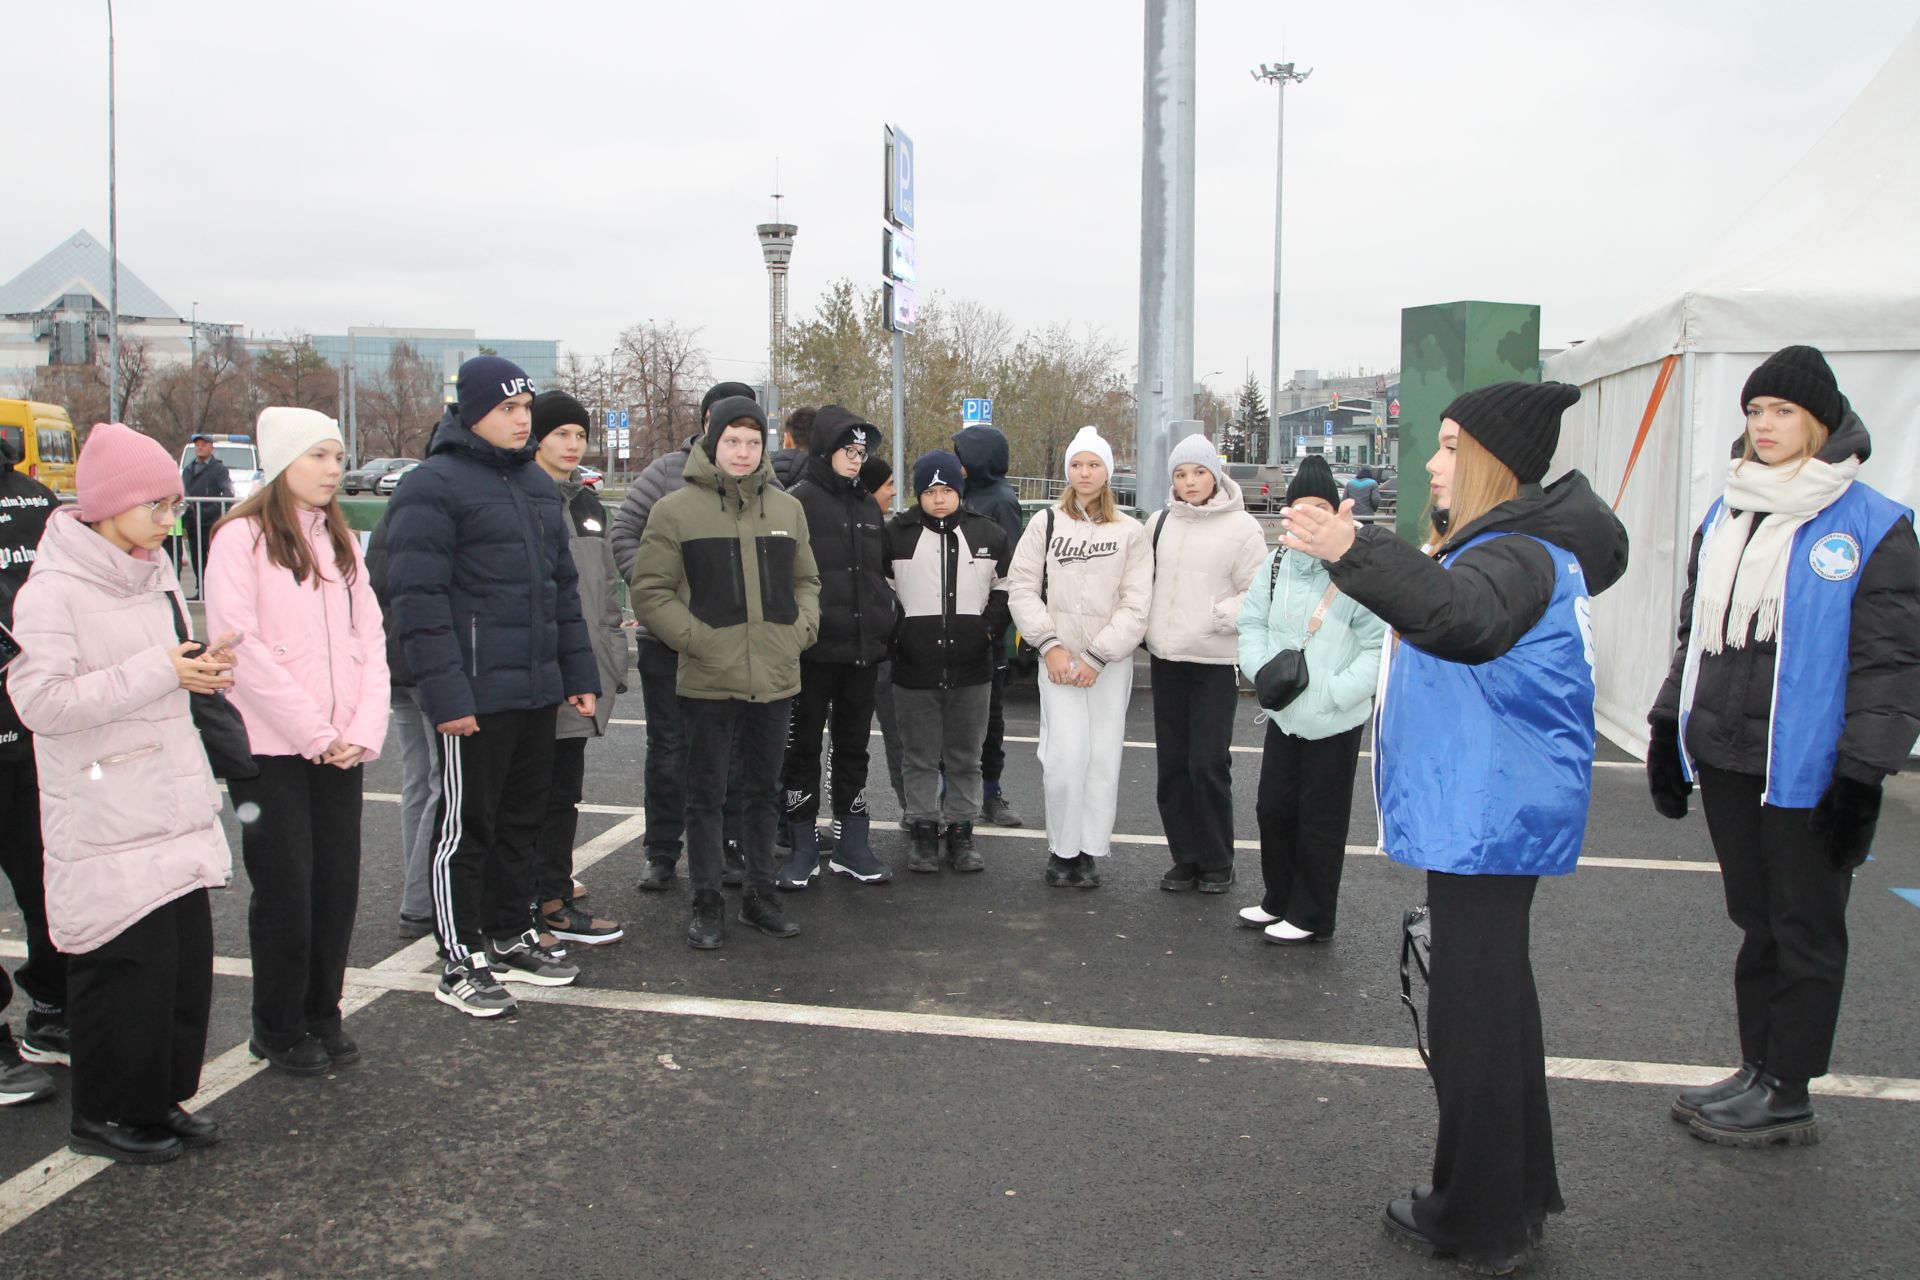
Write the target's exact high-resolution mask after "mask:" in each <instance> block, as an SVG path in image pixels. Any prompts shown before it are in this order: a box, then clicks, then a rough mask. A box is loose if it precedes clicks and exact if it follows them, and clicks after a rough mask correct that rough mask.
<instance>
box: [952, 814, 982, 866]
mask: <svg viewBox="0 0 1920 1280" xmlns="http://www.w3.org/2000/svg"><path fill="white" fill-rule="evenodd" d="M947 859H948V861H950V862H952V863H953V869H954V870H955V871H985V870H986V869H987V864H986V863H984V862H982V861H981V860H980V851H979V850H978V849H976V848H974V847H973V824H972V823H971V822H955V823H952V824H950V825H949V826H948V827H947Z"/></svg>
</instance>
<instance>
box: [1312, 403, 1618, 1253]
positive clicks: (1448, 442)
mask: <svg viewBox="0 0 1920 1280" xmlns="http://www.w3.org/2000/svg"><path fill="white" fill-rule="evenodd" d="M1579 398H1580V391H1579V389H1578V388H1577V387H1571V386H1568V385H1566V384H1565V383H1560V382H1540V383H1532V382H1503V383H1499V384H1497V385H1495V386H1490V387H1482V388H1479V389H1477V390H1474V391H1469V392H1467V393H1466V394H1464V395H1462V396H1459V397H1457V398H1456V399H1455V400H1454V401H1453V403H1452V404H1451V405H1449V406H1448V408H1447V410H1446V413H1445V414H1444V415H1443V417H1442V419H1441V423H1440V437H1439V448H1438V449H1437V450H1436V451H1435V453H1434V455H1433V458H1432V460H1431V461H1429V462H1428V463H1427V471H1428V473H1429V474H1430V475H1431V476H1432V477H1433V485H1432V489H1433V511H1434V518H1433V543H1432V545H1433V552H1432V554H1431V555H1427V554H1424V553H1422V552H1421V551H1418V550H1416V549H1415V548H1414V547H1413V546H1412V545H1411V544H1410V543H1407V542H1403V541H1402V540H1401V539H1400V538H1398V537H1396V536H1395V535H1394V533H1393V531H1392V530H1390V529H1386V528H1381V527H1378V526H1372V525H1366V526H1356V525H1355V523H1354V521H1353V518H1352V512H1351V509H1350V508H1346V505H1345V504H1344V503H1342V504H1341V505H1342V508H1343V509H1342V510H1341V511H1339V512H1336V513H1328V512H1326V511H1324V510H1321V509H1319V508H1317V507H1315V506H1312V505H1309V504H1302V505H1301V506H1298V507H1289V508H1287V509H1286V518H1287V529H1288V532H1287V533H1286V535H1285V536H1284V537H1283V539H1282V541H1283V543H1284V545H1285V546H1286V547H1287V548H1288V550H1289V552H1290V553H1294V554H1304V555H1308V556H1313V557H1315V558H1317V559H1319V560H1322V561H1324V562H1325V563H1326V564H1327V565H1328V569H1329V572H1330V573H1331V575H1332V578H1333V581H1334V582H1335V583H1336V584H1337V585H1338V586H1339V588H1340V590H1341V592H1342V593H1343V594H1346V595H1349V596H1352V597H1353V598H1354V599H1355V600H1357V601H1359V602H1360V603H1361V604H1363V605H1365V606H1366V607H1367V608H1368V609H1370V610H1372V611H1373V612H1374V613H1376V614H1378V615H1379V616H1380V617H1381V618H1383V619H1385V620H1386V622H1387V624H1388V625H1389V626H1391V627H1393V628H1395V629H1396V630H1397V631H1398V632H1399V636H1400V638H1399V642H1398V644H1397V645H1396V647H1395V649H1394V651H1393V655H1392V658H1391V659H1390V662H1389V669H1388V676H1387V686H1386V693H1385V696H1384V701H1383V702H1382V703H1381V705H1380V712H1379V716H1378V725H1377V729H1378V732H1377V736H1376V738H1375V742H1374V749H1375V751H1376V752H1377V753H1378V756H1377V759H1376V765H1375V767H1376V772H1377V777H1378V780H1379V782H1378V791H1379V800H1380V840H1381V844H1382V846H1383V847H1384V848H1385V849H1386V852H1387V856H1388V857H1390V858H1392V859H1393V860H1394V861H1396V862H1399V863H1402V864H1403V865H1407V866H1413V867H1420V868H1424V869H1425V870H1426V872H1427V905H1428V908H1429V910H1430V912H1431V916H1430V920H1431V924H1432V930H1433V934H1432V938H1433V953H1432V954H1433V959H1432V970H1431V975H1430V986H1429V987H1428V1027H1429V1030H1430V1031H1431V1033H1432V1039H1433V1082H1434V1088H1435V1092H1436V1094H1437V1096H1438V1099H1439V1103H1440V1132H1439V1138H1438V1141H1437V1142H1436V1144H1435V1147H1434V1157H1433V1181H1432V1186H1431V1189H1430V1190H1429V1191H1427V1192H1426V1193H1425V1194H1420V1193H1416V1195H1415V1196H1412V1197H1404V1196H1403V1197H1397V1198H1395V1199H1393V1200H1391V1201H1390V1202H1389V1203H1388V1205H1387V1209H1386V1213H1385V1215H1384V1220H1385V1225H1386V1229H1387V1232H1388V1234H1389V1235H1390V1236H1391V1237H1393V1239H1394V1240H1395V1241H1397V1242H1398V1243H1400V1244H1401V1245H1403V1246H1404V1247H1406V1248H1408V1249H1410V1250H1412V1251H1414V1252H1416V1253H1420V1254H1424V1255H1426V1256H1428V1257H1436V1256H1447V1257H1452V1258H1455V1259H1457V1260H1458V1261H1460V1262H1461V1263H1462V1264H1464V1265H1466V1266H1469V1267H1472V1268H1475V1269H1486V1270H1487V1271H1489V1272H1490V1273H1491V1274H1494V1275H1505V1274H1506V1273H1507V1272H1509V1271H1511V1270H1512V1269H1513V1268H1515V1267H1517V1266H1519V1265H1520V1264H1521V1263H1523V1262H1524V1261H1525V1260H1526V1259H1527V1257H1528V1255H1529V1254H1530V1253H1531V1251H1532V1249H1533V1248H1534V1246H1535V1245H1537V1244H1538V1243H1539V1241H1540V1238H1541V1235H1542V1232H1543V1231H1544V1226H1545V1222H1546V1218H1547V1215H1548V1214H1550V1213H1559V1212H1561V1211H1562V1210H1563V1209H1564V1208H1565V1205H1564V1203H1563V1202H1562V1200H1561V1198H1560V1180H1559V1175H1558V1173H1557V1172H1556V1170H1555V1167H1554V1158H1553V1118H1552V1115H1551V1114H1550V1112H1549V1110H1548V1106H1547V1079H1546V1051H1545V1047H1544V1038H1543V1035H1542V1032H1541V1025H1540V1001H1539V997H1538V995H1537V993H1536V992H1535V989H1534V982H1533V967H1532V961H1531V958H1530V955H1529V951H1530V943H1529V936H1530V927H1531V926H1530V916H1531V913H1532V908H1533V896H1534V890H1535V888H1536V887H1537V886H1538V883H1539V878H1540V877H1541V876H1543V875H1565V874H1567V873H1569V872H1571V871H1572V870H1573V869H1574V865H1575V863H1576V862H1577V861H1578V860H1579V857H1580V843H1581V840H1582V838H1583V836H1584V834H1585V831H1586V826H1587V806H1588V801H1589V799H1590V797H1591V793H1592V787H1593V745H1594V726H1593V634H1592V627H1591V624H1590V622H1589V620H1588V597H1589V595H1590V593H1593V592H1598V591H1604V590H1606V589H1607V588H1608V587H1610V586H1612V585H1613V584H1614V583H1615V582H1616V581H1618V580H1619V578H1620V575H1621V574H1622V573H1624V572H1625V571H1626V564H1627V536H1626V531H1625V530H1624V529H1623V528H1622V527H1621V526H1620V522H1619V521H1618V520H1616V519H1614V517H1613V514H1612V512H1610V511H1609V510H1608V509H1607V507H1606V504H1605V503H1603V502H1601V501H1600V499H1599V498H1598V497H1596V496H1595V495H1594V493H1593V490H1592V489H1591V488H1589V487H1588V485H1587V482H1586V478H1585V477H1584V476H1582V475H1580V474H1579V473H1578V472H1573V473H1570V474H1568V475H1566V476H1564V477H1562V478H1561V479H1560V480H1558V481H1556V482H1555V483H1554V484H1553V485H1551V486H1550V487H1548V488H1545V489H1542V488H1541V487H1540V483H1539V482H1540V480H1541V478H1542V477H1543V476H1544V475H1545V474H1546V471H1547V466H1548V464H1549V462H1550V461H1551V460H1552V458H1553V452H1554V447H1555V445H1556V443H1557V442H1558V440H1559V436H1560V415H1561V413H1562V412H1564V411H1565V410H1566V408H1567V407H1568V406H1569V405H1571V404H1573V402H1574V401H1576V400H1578V399H1579ZM1289 907H1291V904H1289Z"/></svg>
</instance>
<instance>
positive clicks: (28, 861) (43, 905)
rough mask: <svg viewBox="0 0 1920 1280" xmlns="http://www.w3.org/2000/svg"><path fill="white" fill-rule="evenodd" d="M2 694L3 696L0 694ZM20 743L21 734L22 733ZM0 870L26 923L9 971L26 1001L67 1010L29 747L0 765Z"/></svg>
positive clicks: (9, 996) (2, 992)
mask: <svg viewBox="0 0 1920 1280" xmlns="http://www.w3.org/2000/svg"><path fill="white" fill-rule="evenodd" d="M0 696H4V695H0ZM22 738H23V740H24V738H25V735H24V734H23V735H22ZM0 870H4V871H5V872H6V875H7V881H8V883H10V884H11V885H12V886H13V899H14V901H15V902H17V903H19V904H20V915H21V918H22V919H23V920H25V921H26V925H27V962H26V963H25V964H23V965H21V966H20V968H19V969H18V970H16V971H15V973H14V978H17V979H18V980H19V982H20V989H21V990H22V991H24V992H26V993H27V999H29V1000H31V1001H33V1003H34V1004H35V1005H36V1006H37V1007H38V1008H39V1009H40V1011H41V1012H43V1013H54V1012H57V1011H59V1010H61V1009H64V1008H66V1007H67V958H66V957H65V956H63V955H61V954H60V952H59V951H58V950H56V949H55V947H54V945H53V938H52V937H51V936H49V935H48V933H47V882H46V862H45V850H44V849H43V848H42V847H41V844H40V775H39V772H38V771H37V770H36V769H35V767H34V762H33V748H32V747H31V746H29V747H28V748H27V751H26V753H25V754H24V755H22V756H21V757H20V758H19V759H18V760H6V761H0ZM12 1000H13V981H12V980H11V979H9V978H8V977H7V971H6V968H5V966H0V1009H5V1008H6V1007H7V1005H8V1004H10V1003H11V1002H12Z"/></svg>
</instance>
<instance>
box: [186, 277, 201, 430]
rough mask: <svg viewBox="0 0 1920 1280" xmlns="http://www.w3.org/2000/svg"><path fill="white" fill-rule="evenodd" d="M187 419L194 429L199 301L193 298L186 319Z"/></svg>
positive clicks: (197, 382) (198, 389)
mask: <svg viewBox="0 0 1920 1280" xmlns="http://www.w3.org/2000/svg"><path fill="white" fill-rule="evenodd" d="M187 329H188V336H187V421H188V423H189V425H190V426H191V428H192V429H193V430H194V431H198V430H199V429H200V424H199V423H197V422H194V421H193V415H194V409H195V406H196V404H197V403H198V402H199V399H200V302H199V300H198V299H195V300H194V304H193V312H192V317H191V318H190V319H189V320H188V321H187Z"/></svg>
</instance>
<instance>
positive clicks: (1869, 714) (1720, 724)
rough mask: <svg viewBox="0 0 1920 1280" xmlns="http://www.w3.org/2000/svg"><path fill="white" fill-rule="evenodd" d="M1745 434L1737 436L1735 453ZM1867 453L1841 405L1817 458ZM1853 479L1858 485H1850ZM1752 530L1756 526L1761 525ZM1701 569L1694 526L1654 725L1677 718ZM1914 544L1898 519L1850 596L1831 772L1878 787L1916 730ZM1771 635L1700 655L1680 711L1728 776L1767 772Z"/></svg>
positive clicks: (1774, 649)
mask: <svg viewBox="0 0 1920 1280" xmlns="http://www.w3.org/2000/svg"><path fill="white" fill-rule="evenodd" d="M1744 440H1745V435H1744V433H1743V434H1742V435H1741V436H1739V437H1736V438H1735V440H1734V442H1733V450H1734V453H1735V454H1736V455H1737V454H1738V453H1739V452H1740V450H1741V447H1742V444H1743V442H1744ZM1872 453H1873V440H1872V438H1871V437H1870V436H1869V435H1868V433H1867V428H1866V424H1864V423H1863V422H1861V421H1860V417H1859V415H1858V414H1856V413H1854V412H1852V411H1851V410H1849V411H1848V413H1847V416H1846V418H1845V419H1844V420H1842V422H1841V424H1840V427H1839V429H1838V430H1836V431H1835V432H1834V433H1833V434H1832V435H1831V436H1830V437H1828V439H1827V443H1826V447H1825V448H1823V449H1821V451H1820V455H1819V456H1820V460H1821V461H1822V462H1841V461H1844V460H1845V459H1847V458H1858V459H1860V461H1862V462H1865V461H1866V460H1867V458H1868V457H1869V456H1870V455H1871V454H1872ZM1856 483H1858V482H1857V481H1856ZM1753 527H1754V528H1755V529H1758V528H1759V527H1760V521H1759V520H1755V521H1754V522H1753ZM1749 536H1751V532H1749ZM1699 569H1700V530H1698V529H1696V530H1694V534H1693V546H1692V549H1691V550H1689V551H1688V553H1687V588H1686V590H1685V591H1684V592H1683V593H1682V594H1681V596H1680V627H1679V644H1678V646H1677V647H1676V648H1675V650H1674V655H1673V666H1672V669H1671V670H1670V671H1668V673H1667V680H1666V683H1665V684H1664V685H1662V686H1661V688H1660V694H1659V696H1658V697H1657V698H1655V699H1654V704H1653V711H1652V714H1651V715H1650V716H1649V717H1648V719H1649V720H1651V721H1656V722H1658V721H1661V720H1665V721H1667V722H1669V723H1677V722H1678V720H1679V716H1680V682H1681V676H1682V675H1683V673H1684V672H1685V669H1686V661H1687V642H1688V640H1689V639H1690V638H1691V636H1692V632H1693V588H1694V579H1695V577H1696V575H1697V574H1698V573H1699ZM1917 583H1920V542H1916V540H1915V538H1914V531H1913V521H1911V520H1897V521H1895V522H1894V525H1893V527H1892V528H1891V529H1889V530H1888V531H1887V533H1886V536H1885V537H1883V538H1881V539H1880V544H1879V545H1878V546H1876V547H1875V548H1874V549H1873V551H1872V552H1871V553H1870V554H1869V555H1868V556H1867V559H1866V563H1865V564H1864V565H1862V566H1861V569H1860V586H1859V588H1858V590H1856V591H1855V592H1854V596H1853V611H1852V615H1851V617H1850V618H1849V620H1848V633H1847V653H1848V670H1847V711H1846V727H1845V729H1844V730H1842V732H1841V734H1840V744H1839V752H1840V756H1839V760H1838V761H1837V762H1836V763H1835V765H1834V771H1835V772H1837V773H1844V774H1846V775H1847V776H1849V777H1851V778H1853V779H1854V780H1855V781H1857V782H1864V783H1868V784H1870V785H1871V784H1875V783H1878V782H1879V781H1880V780H1881V779H1882V778H1884V777H1886V776H1887V775H1888V774H1891V773H1898V772H1899V771H1900V769H1901V767H1902V766H1903V765H1904V764H1905V763H1906V759H1907V753H1908V752H1909V751H1911V750H1912V749H1913V740H1914V735H1915V733H1916V732H1920V590H1917V589H1916V584H1917ZM1779 652H1780V646H1779V642H1778V636H1777V633H1776V635H1775V636H1771V637H1769V638H1767V639H1765V640H1759V639H1756V638H1754V635H1753V632H1752V630H1751V629H1750V630H1749V631H1748V633H1747V642H1746V644H1745V645H1743V646H1742V647H1740V648H1738V649H1735V648H1732V647H1728V648H1725V649H1722V650H1721V651H1720V652H1719V653H1706V652H1704V651H1703V652H1702V653H1701V655H1700V673H1699V675H1698V676H1697V677H1696V680H1695V684H1694V690H1693V708H1692V714H1691V715H1689V716H1688V717H1687V751H1688V752H1689V754H1691V755H1692V756H1693V758H1694V759H1695V760H1696V761H1698V762H1699V763H1701V764H1704V765H1707V766H1708V767H1710V768H1714V769H1722V770H1725V771H1726V772H1728V773H1744V774H1750V775H1752V776H1755V777H1765V776H1766V773H1767V755H1768V752H1767V743H1768V737H1769V734H1770V733H1771V730H1772V726H1773V684H1774V679H1773V676H1774V664H1775V661H1776V659H1777V658H1778V656H1779Z"/></svg>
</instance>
